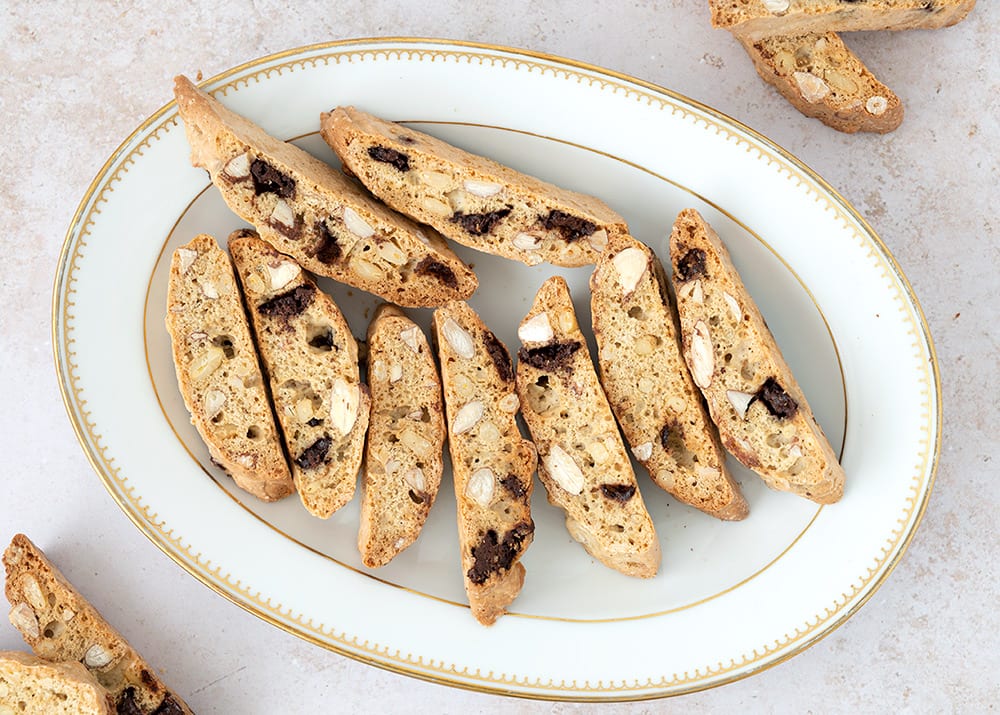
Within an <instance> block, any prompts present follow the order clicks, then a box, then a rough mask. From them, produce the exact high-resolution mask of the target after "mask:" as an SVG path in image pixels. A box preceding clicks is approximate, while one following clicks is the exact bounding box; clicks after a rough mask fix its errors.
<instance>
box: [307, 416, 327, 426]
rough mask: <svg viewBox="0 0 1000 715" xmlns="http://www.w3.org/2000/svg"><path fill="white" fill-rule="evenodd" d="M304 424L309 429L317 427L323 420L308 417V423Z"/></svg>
mask: <svg viewBox="0 0 1000 715" xmlns="http://www.w3.org/2000/svg"><path fill="white" fill-rule="evenodd" d="M306 424H307V425H309V426H310V427H319V426H320V425H321V424H323V420H321V419H320V418H319V417H310V418H309V421H308V422H306Z"/></svg>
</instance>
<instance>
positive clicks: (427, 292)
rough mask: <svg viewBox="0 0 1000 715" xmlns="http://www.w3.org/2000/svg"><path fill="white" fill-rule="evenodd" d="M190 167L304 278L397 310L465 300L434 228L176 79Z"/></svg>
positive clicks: (471, 285)
mask: <svg viewBox="0 0 1000 715" xmlns="http://www.w3.org/2000/svg"><path fill="white" fill-rule="evenodd" d="M174 94H175V98H176V101H177V106H178V109H179V112H180V115H181V118H182V119H183V121H184V129H185V132H186V134H187V137H188V143H189V144H190V146H191V163H192V164H193V165H194V166H197V167H201V168H203V169H205V170H206V171H208V173H209V175H210V177H211V179H212V182H213V183H214V184H215V185H216V187H217V188H218V189H219V192H220V193H221V195H222V198H223V199H224V200H225V202H226V204H227V205H228V206H229V208H230V209H231V210H232V211H233V212H235V213H236V214H237V215H238V216H240V217H241V218H242V219H244V220H245V221H247V222H249V223H251V224H252V225H254V226H255V227H256V228H257V230H258V232H259V233H260V235H261V237H262V238H264V239H266V240H267V241H268V242H269V243H271V244H273V245H274V246H275V248H277V249H278V250H279V251H281V252H282V253H286V254H288V255H290V256H292V257H294V258H295V259H296V260H297V261H298V262H299V263H300V264H301V265H302V266H303V267H304V268H306V269H308V270H309V271H311V272H313V273H315V274H317V275H321V276H326V277H329V278H332V279H334V280H337V281H340V282H342V283H347V284H348V285H351V286H354V287H356V288H360V289H362V290H365V291H368V292H370V293H373V294H375V295H377V296H380V297H382V298H384V299H385V300H388V301H392V302H394V303H397V304H399V305H406V306H422V307H429V306H436V305H441V304H443V303H446V302H448V301H449V300H454V299H459V298H466V297H468V296H470V295H471V294H472V293H473V292H474V291H475V290H476V288H477V286H478V281H477V279H476V275H475V273H473V272H472V269H471V268H469V267H468V266H467V265H466V264H465V263H463V262H462V261H461V259H459V257H458V256H457V255H455V253H454V252H453V251H452V250H451V248H450V247H449V246H448V244H447V242H446V241H445V240H444V239H443V238H442V237H441V236H440V235H439V234H438V233H437V232H436V231H434V230H432V229H430V228H428V227H426V226H424V227H421V226H417V225H416V224H415V223H413V222H412V221H410V220H409V219H407V218H405V217H403V216H400V215H399V214H397V213H396V212H394V211H391V210H390V209H388V208H387V207H386V206H384V205H383V204H382V203H380V202H379V201H377V200H375V199H374V198H373V197H371V196H370V195H369V194H368V193H367V192H366V191H364V189H363V188H361V187H360V186H359V185H358V184H357V183H356V182H354V181H352V180H351V179H348V178H347V177H345V176H344V175H343V174H342V173H341V172H339V171H337V170H335V169H334V168H333V167H332V166H330V165H328V164H326V163H324V162H323V161H320V160H319V159H317V158H315V157H313V156H312V155H311V154H309V153H308V152H306V151H304V150H302V149H300V148H298V147H297V146H295V145H293V144H290V143H287V142H283V141H280V140H278V139H276V138H274V137H272V136H270V135H268V134H267V133H266V132H265V131H264V130H263V129H261V128H260V127H259V126H257V125H256V124H254V123H252V122H251V121H250V120H249V119H247V118H246V117H243V116H240V115H238V114H236V113H235V112H233V111H232V110H230V109H228V108H227V107H225V106H224V105H223V104H222V103H220V102H219V101H218V100H216V99H215V98H214V97H212V96H211V95H209V94H207V93H206V92H203V91H202V90H200V89H198V87H196V86H195V85H194V84H193V83H192V82H191V81H190V80H188V79H187V78H186V77H183V76H179V77H177V78H176V79H175V86H174Z"/></svg>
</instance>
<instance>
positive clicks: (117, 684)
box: [0, 534, 191, 715]
mask: <svg viewBox="0 0 1000 715" xmlns="http://www.w3.org/2000/svg"><path fill="white" fill-rule="evenodd" d="M3 565H4V569H5V571H6V581H5V586H4V590H5V592H6V595H7V600H8V601H10V606H11V608H10V613H9V618H10V622H11V624H13V626H14V627H15V628H17V630H18V631H20V632H21V636H22V637H23V638H24V640H25V642H26V643H27V644H28V645H29V646H31V649H32V651H33V654H29V653H22V652H20V651H0V713H4V714H6V713H11V715H13V714H14V713H18V715H111V714H112V713H118V714H119V715H126V714H127V715H185V714H186V715H190V713H191V710H190V709H189V708H188V706H187V705H186V704H185V703H184V701H183V700H181V699H180V698H179V697H178V696H177V695H176V694H175V693H173V692H171V691H170V690H169V689H168V688H167V686H166V685H165V684H164V683H163V681H162V680H160V678H159V676H157V675H156V673H155V672H154V671H153V669H152V667H151V666H150V665H149V664H148V663H147V662H146V661H145V660H144V659H143V658H142V656H140V655H139V653H137V652H136V650H135V649H134V648H132V646H130V645H129V644H128V642H127V641H126V640H125V638H124V637H123V636H122V635H121V633H119V632H118V631H117V630H115V629H114V627H113V626H112V625H111V624H109V623H108V622H107V621H106V620H104V618H103V617H102V616H101V614H100V613H98V611H97V609H95V608H94V607H93V606H92V605H91V604H90V603H89V602H88V601H87V600H86V599H85V598H84V597H83V596H82V595H80V593H79V592H78V591H77V590H76V589H75V588H74V587H73V586H72V584H70V582H69V581H67V580H66V577H65V576H63V575H62V573H60V571H59V569H57V568H56V567H55V565H54V564H53V563H52V562H51V561H49V559H48V558H47V557H46V556H45V554H44V553H43V552H42V550H41V549H39V548H38V547H37V546H35V545H34V544H33V543H32V542H31V541H30V540H29V539H28V538H27V537H26V536H24V535H23V534H18V535H16V536H15V537H14V538H13V539H12V540H11V543H10V545H9V546H8V547H7V549H6V551H5V552H4V554H3Z"/></svg>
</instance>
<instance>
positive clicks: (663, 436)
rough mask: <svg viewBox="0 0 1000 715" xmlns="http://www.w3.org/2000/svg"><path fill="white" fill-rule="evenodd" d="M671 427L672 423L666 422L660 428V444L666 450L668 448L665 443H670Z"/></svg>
mask: <svg viewBox="0 0 1000 715" xmlns="http://www.w3.org/2000/svg"><path fill="white" fill-rule="evenodd" d="M671 427H673V425H672V424H669V423H668V424H665V425H663V427H661V428H660V445H661V446H662V447H663V448H664V449H667V450H669V449H670V448H669V447H668V446H667V445H668V444H669V443H670V432H671Z"/></svg>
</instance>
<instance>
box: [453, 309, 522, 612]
mask: <svg viewBox="0 0 1000 715" xmlns="http://www.w3.org/2000/svg"><path fill="white" fill-rule="evenodd" d="M434 338H435V341H436V343H437V349H438V357H439V361H440V364H441V379H442V382H443V385H444V402H445V408H446V411H447V416H448V445H449V448H450V451H451V463H452V474H453V481H454V485H455V499H456V501H457V502H458V541H459V545H460V547H461V550H462V572H463V576H464V579H465V590H466V593H467V594H468V596H469V604H470V606H471V607H472V614H473V615H474V616H475V617H476V619H477V620H478V621H479V622H480V623H483V624H485V625H490V624H492V623H493V622H494V621H496V619H497V618H498V617H499V616H501V615H502V614H503V613H504V612H505V611H506V608H507V606H508V605H509V604H510V603H511V602H512V601H513V600H514V599H515V598H516V597H517V594H518V593H520V591H521V587H522V586H523V584H524V566H523V565H522V564H521V563H520V559H521V556H522V555H523V554H524V551H525V550H526V549H527V548H528V546H529V545H530V544H531V541H532V538H533V536H534V532H535V524H534V522H533V521H532V520H531V492H532V486H533V485H532V475H533V474H534V471H535V461H536V457H535V448H534V446H533V445H532V444H531V442H528V441H527V440H524V439H522V438H521V432H520V430H519V429H518V426H517V422H516V421H515V415H516V414H517V411H518V407H519V403H518V399H517V395H516V394H515V391H514V366H513V363H512V362H511V359H510V353H508V352H507V348H506V346H504V344H503V343H501V342H500V340H498V339H497V337H496V335H494V334H493V332H492V331H491V330H490V329H489V328H488V327H486V325H485V324H484V323H483V321H482V320H480V318H479V316H478V315H476V313H475V312H474V311H473V310H472V308H470V307H469V306H468V305H467V304H465V303H464V302H460V301H456V302H454V303H449V304H448V305H446V306H444V307H442V308H438V309H437V310H436V311H434Z"/></svg>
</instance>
